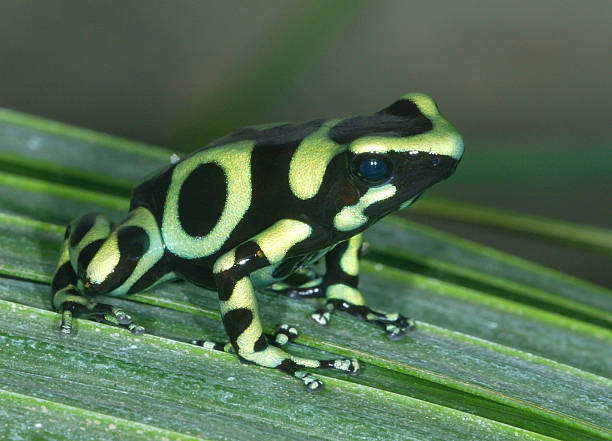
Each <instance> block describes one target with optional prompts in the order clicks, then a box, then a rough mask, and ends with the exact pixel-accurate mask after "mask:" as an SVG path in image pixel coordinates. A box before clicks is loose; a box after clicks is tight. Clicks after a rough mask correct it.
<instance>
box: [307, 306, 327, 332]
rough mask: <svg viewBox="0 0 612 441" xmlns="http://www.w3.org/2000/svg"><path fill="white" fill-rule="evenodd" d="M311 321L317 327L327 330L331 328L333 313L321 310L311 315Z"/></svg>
mask: <svg viewBox="0 0 612 441" xmlns="http://www.w3.org/2000/svg"><path fill="white" fill-rule="evenodd" d="M310 319H311V320H312V321H313V322H315V323H316V324H317V325H319V326H322V327H324V328H326V327H327V326H329V320H330V319H331V311H329V310H327V309H325V308H321V309H317V310H316V311H315V312H313V313H312V314H310Z"/></svg>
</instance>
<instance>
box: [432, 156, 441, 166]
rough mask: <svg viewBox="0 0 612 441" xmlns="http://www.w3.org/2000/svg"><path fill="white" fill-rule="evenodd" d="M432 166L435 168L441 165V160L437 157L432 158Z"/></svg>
mask: <svg viewBox="0 0 612 441" xmlns="http://www.w3.org/2000/svg"><path fill="white" fill-rule="evenodd" d="M431 165H433V166H434V167H437V166H438V165H440V158H438V157H437V156H434V157H433V158H431Z"/></svg>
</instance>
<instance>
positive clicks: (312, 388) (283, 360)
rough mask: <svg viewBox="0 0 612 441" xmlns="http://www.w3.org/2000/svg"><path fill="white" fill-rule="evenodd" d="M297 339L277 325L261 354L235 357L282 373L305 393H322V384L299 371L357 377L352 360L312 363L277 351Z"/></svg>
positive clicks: (220, 347)
mask: <svg viewBox="0 0 612 441" xmlns="http://www.w3.org/2000/svg"><path fill="white" fill-rule="evenodd" d="M297 336H298V332H297V329H296V328H295V327H293V326H290V325H279V326H278V328H277V332H276V334H275V335H274V337H273V340H272V341H273V343H272V345H270V346H267V347H266V348H265V349H264V350H262V351H257V352H253V353H250V354H242V355H240V356H239V358H240V360H241V361H244V362H247V363H254V364H257V365H259V366H264V367H270V368H276V369H278V370H280V371H283V372H285V373H286V374H288V375H291V376H292V377H295V378H297V379H299V380H301V381H302V383H303V384H304V387H305V388H306V390H307V391H308V392H318V391H320V390H321V389H323V382H322V381H321V380H319V379H318V378H317V377H316V376H315V375H314V374H312V373H310V372H308V371H305V370H303V368H312V369H335V370H338V371H342V372H345V373H347V374H350V375H356V374H358V373H359V369H360V367H359V361H357V360H356V359H345V358H341V359H331V360H315V359H311V358H302V357H296V356H293V355H290V354H288V353H287V352H285V351H283V350H282V349H280V346H284V345H286V344H287V343H289V342H291V341H293V340H295V339H296V338H297ZM192 343H193V344H195V345H198V346H202V347H205V348H207V349H214V350H217V351H224V352H229V353H235V351H234V348H233V347H232V345H231V343H220V342H213V341H204V340H194V341H193V342H192Z"/></svg>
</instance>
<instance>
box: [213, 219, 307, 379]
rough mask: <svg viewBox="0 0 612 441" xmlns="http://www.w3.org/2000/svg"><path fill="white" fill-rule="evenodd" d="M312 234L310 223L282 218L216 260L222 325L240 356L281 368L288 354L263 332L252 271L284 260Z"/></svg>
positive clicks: (215, 268)
mask: <svg viewBox="0 0 612 441" xmlns="http://www.w3.org/2000/svg"><path fill="white" fill-rule="evenodd" d="M311 233H312V229H311V228H310V226H309V225H307V224H305V223H303V222H299V221H296V220H291V219H283V220H280V221H278V222H277V223H275V224H274V225H272V226H271V227H270V228H268V229H267V230H265V231H263V232H261V233H260V234H258V235H256V236H255V237H253V239H252V240H250V241H248V242H245V243H243V244H242V245H240V246H238V247H236V248H235V249H233V250H231V251H229V252H227V253H226V254H224V255H223V256H221V257H220V258H219V259H218V260H217V262H216V263H215V266H214V269H213V272H214V275H215V280H216V282H217V289H218V293H219V300H220V308H221V314H222V318H223V325H224V326H225V330H226V332H227V334H228V336H229V338H230V341H231V343H232V345H233V346H234V349H235V351H236V353H237V354H238V355H239V356H240V357H242V358H244V359H247V360H249V361H253V362H255V363H257V364H260V365H263V366H268V367H278V366H279V365H280V364H281V363H282V362H283V361H284V360H285V359H286V357H287V354H285V353H284V352H283V351H280V350H279V349H278V348H274V347H269V346H268V343H267V341H266V338H265V336H264V335H263V329H262V325H261V320H260V318H259V309H258V305H257V299H256V298H255V291H254V289H253V285H252V283H251V280H250V278H249V274H250V273H252V272H253V271H255V270H257V269H259V268H263V267H265V266H268V265H274V264H276V263H278V262H280V261H282V259H283V258H284V257H285V255H286V253H287V251H288V250H289V249H290V248H291V247H292V246H294V245H295V244H297V243H299V242H302V241H304V240H305V239H307V238H308V237H310V235H311Z"/></svg>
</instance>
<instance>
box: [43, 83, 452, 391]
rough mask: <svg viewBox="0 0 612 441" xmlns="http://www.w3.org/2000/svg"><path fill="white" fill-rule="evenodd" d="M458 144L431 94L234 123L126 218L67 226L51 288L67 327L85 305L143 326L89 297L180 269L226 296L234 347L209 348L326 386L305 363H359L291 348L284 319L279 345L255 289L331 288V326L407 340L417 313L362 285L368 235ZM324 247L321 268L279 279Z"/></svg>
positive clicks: (325, 317)
mask: <svg viewBox="0 0 612 441" xmlns="http://www.w3.org/2000/svg"><path fill="white" fill-rule="evenodd" d="M462 154H463V142H462V140H461V137H460V135H459V134H458V133H457V132H456V131H455V129H454V128H453V127H452V126H451V125H450V124H449V123H448V122H447V121H446V120H444V119H443V118H442V117H441V116H440V114H439V113H438V110H437V108H436V105H435V103H434V102H433V101H432V100H431V99H430V98H429V97H427V96H425V95H422V94H408V95H405V96H403V97H402V98H400V100H398V101H396V102H395V103H394V104H392V105H391V106H389V107H387V108H385V109H383V110H381V111H380V112H376V113H374V114H371V115H366V116H358V117H351V118H344V119H330V120H316V121H311V122H308V123H303V124H276V125H268V126H262V127H251V128H245V129H241V130H238V131H237V132H235V133H233V134H231V135H229V136H227V137H225V138H222V139H220V140H218V141H215V142H213V143H212V144H210V145H208V146H206V147H204V148H203V149H201V150H198V151H196V152H194V153H192V154H191V155H189V156H187V157H186V158H184V159H182V160H179V161H176V162H174V163H172V164H170V165H169V166H168V167H166V168H165V169H163V170H161V171H160V172H158V173H157V174H155V175H153V176H152V177H150V178H148V179H146V180H145V181H144V182H142V183H141V184H140V185H138V186H137V187H136V188H135V189H134V191H133V195H132V203H131V208H130V213H129V215H128V217H127V218H126V219H125V220H124V221H122V222H121V223H120V224H118V225H116V226H115V225H112V223H111V222H110V221H109V220H108V219H107V218H106V217H104V216H103V215H101V214H97V213H90V214H87V215H85V216H82V217H80V218H78V219H76V220H75V221H73V222H72V223H71V224H70V225H69V227H68V229H67V231H66V239H65V241H64V245H63V248H62V252H61V257H60V261H59V264H58V269H57V271H56V274H55V277H54V280H53V286H52V290H53V303H54V305H55V307H56V308H57V310H59V311H61V312H62V330H63V331H64V332H70V330H71V319H72V316H73V315H75V314H76V315H79V314H81V315H85V316H90V317H92V318H96V319H99V320H102V321H105V322H109V323H113V324H117V325H121V326H126V327H129V328H130V329H131V330H132V331H133V332H142V331H143V329H142V328H140V327H138V326H136V325H134V324H132V323H131V319H130V318H129V316H128V315H127V314H125V313H124V312H122V311H118V310H116V309H113V308H110V307H108V306H106V305H100V304H96V303H95V301H94V300H93V299H92V296H93V295H95V294H108V295H125V294H130V293H134V292H139V291H141V290H144V289H146V288H149V287H150V286H152V285H154V284H156V283H159V282H162V281H166V280H170V279H175V278H183V279H186V280H189V281H191V282H192V283H194V284H196V285H199V286H204V287H208V288H211V289H216V290H217V292H218V294H219V300H220V309H221V313H222V317H223V324H224V326H225V329H226V331H227V333H228V336H229V340H230V343H231V345H220V344H208V343H206V345H207V346H209V347H214V348H218V349H221V348H223V349H226V350H232V351H233V352H235V353H236V354H237V355H238V356H239V357H240V358H241V359H242V360H245V361H248V362H252V363H256V364H259V365H261V366H267V367H275V368H279V369H281V370H283V371H285V372H287V373H289V374H291V375H294V376H296V377H298V378H300V379H302V381H303V382H304V384H305V386H306V388H307V389H308V390H310V391H315V390H318V389H320V388H321V386H322V383H321V382H320V381H319V380H317V379H316V377H314V376H313V375H312V374H310V373H307V372H305V371H303V370H301V368H302V367H304V366H306V367H315V368H317V367H328V368H335V369H340V370H343V371H346V372H349V373H356V372H357V371H358V369H359V365H358V362H357V361H356V360H311V359H303V358H299V357H295V356H292V355H290V354H288V353H286V352H285V351H283V350H282V349H280V347H279V346H280V345H282V344H284V343H286V342H287V341H289V340H290V339H292V338H295V330H294V329H293V328H291V327H287V326H285V327H283V328H282V329H280V330H279V333H278V334H277V336H276V337H275V343H276V344H275V345H270V344H269V343H268V341H267V338H266V337H265V336H264V334H263V332H262V325H261V321H260V319H259V313H258V309H257V300H256V297H255V291H254V289H255V288H259V287H269V288H268V289H272V290H274V291H276V292H278V293H279V294H284V295H289V296H293V297H325V298H326V303H325V305H324V307H323V308H321V309H320V310H318V311H316V312H315V313H313V314H312V318H313V320H314V321H315V322H317V323H319V324H321V325H327V324H328V322H329V320H330V317H331V314H332V313H333V311H334V310H336V309H340V310H343V311H346V312H349V313H350V314H353V315H355V316H356V317H358V318H361V319H364V320H367V321H370V322H372V323H375V324H377V325H379V326H381V327H382V328H383V329H384V330H385V332H386V333H387V335H388V336H389V337H390V338H398V337H401V336H402V335H403V334H404V333H405V332H406V331H407V330H408V329H410V328H411V327H412V322H411V321H410V320H408V319H407V318H405V317H402V316H401V315H399V314H385V313H381V312H378V311H374V310H372V309H370V308H369V307H368V306H366V304H365V301H364V299H363V297H362V295H361V293H360V292H359V290H358V289H357V282H358V276H359V252H360V248H361V243H362V232H363V231H364V230H365V229H367V228H368V227H369V226H370V225H371V224H372V223H374V222H376V221H377V220H379V219H380V218H381V217H383V216H384V215H386V214H388V213H390V212H392V211H395V210H398V209H400V208H404V207H406V206H408V205H410V204H411V203H412V202H414V200H416V198H418V196H419V195H420V194H421V193H422V192H423V191H424V190H425V189H426V188H427V187H429V186H431V185H432V184H434V183H436V182H438V181H440V180H443V179H445V178H447V177H448V176H450V175H451V174H452V173H453V171H454V170H455V167H456V165H457V163H458V162H459V160H460V159H461V155H462ZM323 256H326V273H325V275H324V276H323V277H322V278H321V279H314V280H311V281H310V282H308V283H306V284H304V285H302V286H300V287H290V286H288V285H284V284H281V283H280V281H282V280H283V279H285V278H286V277H287V276H289V275H291V274H294V273H296V272H303V271H304V268H305V267H306V266H307V265H308V264H310V263H312V262H314V261H316V260H318V259H319V258H321V257H323Z"/></svg>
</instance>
